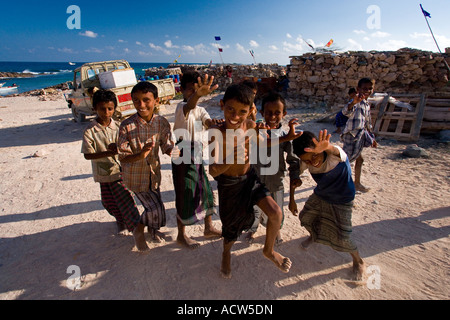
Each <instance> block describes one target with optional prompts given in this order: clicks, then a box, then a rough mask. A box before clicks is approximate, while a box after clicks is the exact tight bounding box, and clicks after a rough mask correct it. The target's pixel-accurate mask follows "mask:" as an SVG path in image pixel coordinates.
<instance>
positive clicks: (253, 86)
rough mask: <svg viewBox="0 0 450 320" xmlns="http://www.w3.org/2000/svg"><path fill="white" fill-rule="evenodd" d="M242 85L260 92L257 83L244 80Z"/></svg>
mask: <svg viewBox="0 0 450 320" xmlns="http://www.w3.org/2000/svg"><path fill="white" fill-rule="evenodd" d="M242 84H243V85H245V86H247V87H249V88H250V89H252V90H258V85H257V84H256V82H255V81H252V80H244V81H242Z"/></svg>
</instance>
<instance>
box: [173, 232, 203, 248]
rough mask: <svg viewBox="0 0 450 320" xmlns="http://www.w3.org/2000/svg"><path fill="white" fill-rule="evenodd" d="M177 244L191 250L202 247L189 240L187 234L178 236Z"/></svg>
mask: <svg viewBox="0 0 450 320" xmlns="http://www.w3.org/2000/svg"><path fill="white" fill-rule="evenodd" d="M177 242H178V243H179V244H181V245H182V246H185V247H187V248H189V249H197V248H198V247H200V243H198V242H197V241H195V240H193V239H191V238H189V237H188V236H187V235H186V234H178V236H177Z"/></svg>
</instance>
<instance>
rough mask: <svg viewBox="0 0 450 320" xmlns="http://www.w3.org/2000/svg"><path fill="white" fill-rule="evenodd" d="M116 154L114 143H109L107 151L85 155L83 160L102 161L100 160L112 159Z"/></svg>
mask: <svg viewBox="0 0 450 320" xmlns="http://www.w3.org/2000/svg"><path fill="white" fill-rule="evenodd" d="M116 154H118V151H117V145H116V144H115V143H111V144H110V145H109V146H108V150H107V151H101V152H96V153H85V154H84V158H85V159H86V160H97V159H102V158H107V157H114V156H115V155H116Z"/></svg>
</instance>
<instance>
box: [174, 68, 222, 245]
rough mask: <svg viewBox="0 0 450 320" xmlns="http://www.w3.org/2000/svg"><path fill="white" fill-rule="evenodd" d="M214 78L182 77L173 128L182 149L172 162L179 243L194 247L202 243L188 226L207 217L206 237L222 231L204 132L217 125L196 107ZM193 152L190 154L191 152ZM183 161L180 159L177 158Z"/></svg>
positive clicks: (208, 91)
mask: <svg viewBox="0 0 450 320" xmlns="http://www.w3.org/2000/svg"><path fill="white" fill-rule="evenodd" d="M213 80H214V77H209V76H208V75H205V77H204V78H203V79H202V78H201V77H200V74H199V73H198V72H186V73H185V74H183V75H182V77H181V82H180V86H181V92H182V93H183V102H180V103H179V104H178V106H177V108H176V110H175V123H174V127H173V131H174V134H175V136H176V137H175V138H176V140H177V146H178V149H179V150H180V154H179V156H178V157H176V158H175V157H174V158H173V161H172V176H173V184H174V187H175V197H176V201H175V205H176V209H177V226H178V236H177V242H178V243H180V244H182V245H184V246H186V247H188V248H191V249H195V248H197V247H198V246H199V245H200V244H199V243H198V242H196V241H194V240H193V239H192V238H190V237H188V236H187V234H186V226H189V225H193V224H195V223H197V222H199V221H201V220H204V223H205V230H204V235H205V237H208V238H210V237H220V236H221V232H220V231H219V230H217V229H216V228H214V225H213V223H212V215H213V214H214V213H215V212H216V211H215V203H214V196H213V192H212V189H211V185H210V183H209V180H208V176H207V174H206V171H205V167H204V164H203V142H202V141H203V133H204V128H206V129H208V128H209V127H210V126H211V125H213V124H215V123H216V122H215V120H213V119H211V117H210V116H209V114H208V112H207V111H206V110H205V108H203V107H200V106H197V103H198V101H199V99H200V97H202V96H205V95H208V94H210V93H211V92H212V91H214V90H215V89H217V87H218V86H217V85H215V86H213V85H212V83H213ZM189 153H190V154H189ZM177 160H180V161H177Z"/></svg>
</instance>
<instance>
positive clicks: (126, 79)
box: [67, 60, 175, 122]
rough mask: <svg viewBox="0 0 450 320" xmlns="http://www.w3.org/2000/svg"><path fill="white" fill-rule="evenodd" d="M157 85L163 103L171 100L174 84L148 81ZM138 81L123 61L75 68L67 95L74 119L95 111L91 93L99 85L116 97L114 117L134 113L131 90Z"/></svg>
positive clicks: (83, 118) (121, 117) (120, 117)
mask: <svg viewBox="0 0 450 320" xmlns="http://www.w3.org/2000/svg"><path fill="white" fill-rule="evenodd" d="M150 82H152V83H154V84H155V85H156V87H157V88H158V95H159V97H160V100H161V101H162V102H164V101H167V100H169V99H172V98H173V96H174V95H175V86H174V84H173V82H172V81H171V80H170V79H164V80H154V81H150ZM136 83H137V81H136V75H135V73H134V70H133V69H132V68H131V66H130V64H129V63H128V61H126V60H112V61H102V62H91V63H86V64H84V65H82V66H81V67H79V68H77V69H75V70H74V76H73V84H72V92H71V93H70V94H69V96H68V98H67V103H68V107H69V108H70V109H71V110H72V115H73V118H74V120H75V122H83V121H85V120H86V116H91V115H94V114H95V111H94V108H93V106H92V96H93V94H94V92H95V91H96V90H98V89H100V88H103V89H108V90H111V91H113V92H114V93H115V94H116V96H117V108H116V112H115V114H114V119H116V120H119V121H121V120H123V119H125V118H127V117H129V116H131V115H133V114H135V113H136V109H135V108H134V105H133V102H132V100H131V90H132V89H133V87H134V85H135V84H136Z"/></svg>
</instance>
